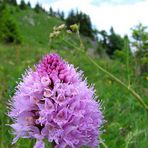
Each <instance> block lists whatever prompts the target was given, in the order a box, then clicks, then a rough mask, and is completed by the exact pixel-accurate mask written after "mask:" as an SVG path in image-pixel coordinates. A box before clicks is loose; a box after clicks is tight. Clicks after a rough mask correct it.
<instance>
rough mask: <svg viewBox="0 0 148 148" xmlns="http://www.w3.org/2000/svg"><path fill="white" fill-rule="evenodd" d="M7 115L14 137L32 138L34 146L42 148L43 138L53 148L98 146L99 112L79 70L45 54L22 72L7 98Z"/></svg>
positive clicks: (92, 92) (16, 138) (91, 90)
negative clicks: (34, 142)
mask: <svg viewBox="0 0 148 148" xmlns="http://www.w3.org/2000/svg"><path fill="white" fill-rule="evenodd" d="M9 116H10V117H11V118H12V119H13V120H14V124H12V125H11V127H12V128H13V129H14V134H15V135H16V137H15V138H14V140H13V143H15V142H16V141H17V140H18V139H19V138H35V139H36V140H37V141H36V144H35V146H34V148H43V147H44V142H43V140H44V139H48V141H49V142H53V143H54V145H55V148H66V147H70V148H80V147H82V146H90V147H96V146H98V145H99V140H98V137H99V135H100V126H101V125H102V123H103V120H104V119H103V115H102V112H101V107H100V104H99V103H98V102H97V101H96V100H95V93H94V89H93V87H88V86H87V82H86V80H83V76H82V72H77V70H76V69H75V68H74V66H73V65H70V64H68V63H67V62H65V61H64V60H62V59H61V58H60V57H59V55H57V54H48V55H46V56H45V57H43V59H42V60H41V61H40V63H39V64H38V65H36V66H35V70H32V69H29V70H27V72H26V73H25V75H23V77H22V81H21V82H20V83H19V85H18V86H17V88H16V93H15V95H14V96H13V98H12V100H11V110H10V112H9Z"/></svg>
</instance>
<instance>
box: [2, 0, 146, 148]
mask: <svg viewBox="0 0 148 148" xmlns="http://www.w3.org/2000/svg"><path fill="white" fill-rule="evenodd" d="M22 3H23V2H21V4H20V5H16V3H15V1H14V0H9V1H3V2H1V3H0V102H1V103H0V147H2V148H10V147H12V146H11V141H12V138H13V137H14V136H13V135H12V134H11V128H10V127H9V126H6V124H10V123H11V122H12V121H10V119H9V118H8V117H7V115H6V112H8V109H7V103H8V100H9V99H10V98H11V96H12V95H13V94H14V91H15V89H14V88H15V86H16V84H17V83H16V81H20V79H19V78H20V77H21V74H22V73H24V71H25V69H26V68H28V66H30V67H33V64H36V63H37V62H38V61H39V60H40V59H41V57H42V56H43V55H44V54H46V53H49V52H57V53H59V54H60V55H61V56H62V57H63V58H64V59H65V60H67V61H68V62H70V63H72V64H74V65H75V67H79V69H81V70H83V71H84V74H85V76H87V78H88V82H89V83H91V84H92V83H93V84H95V88H96V93H97V95H98V96H99V99H100V100H102V105H103V108H102V109H103V112H104V116H105V119H106V123H105V125H104V127H103V128H102V129H103V130H105V132H104V133H103V134H102V139H104V140H105V143H106V145H107V146H108V147H109V148H112V147H113V148H124V147H129V148H147V147H148V140H147V139H148V124H147V123H148V112H146V111H145V110H144V109H143V108H142V107H141V106H140V104H139V103H138V102H136V101H135V99H134V97H133V96H132V95H131V94H130V93H129V92H128V91H127V90H125V89H124V88H122V87H121V86H119V85H118V84H116V82H115V81H114V80H113V79H111V78H110V77H109V76H108V75H106V74H104V73H102V72H100V71H98V70H97V68H96V67H95V66H94V65H92V63H91V62H90V61H89V60H88V58H87V57H86V56H85V55H84V54H83V53H82V52H78V51H76V50H74V49H73V47H72V46H70V45H67V44H65V43H64V42H63V40H62V38H61V37H59V38H56V39H55V40H53V41H52V42H51V43H49V40H48V38H49V33H50V32H51V31H52V29H53V27H54V26H58V25H60V24H62V23H67V21H69V20H70V19H71V18H70V17H71V13H72V12H71V13H70V15H69V16H68V18H65V17H64V14H63V12H60V11H59V12H54V11H53V10H52V8H50V11H49V12H46V11H45V10H44V9H43V8H42V7H41V5H40V4H37V5H38V7H37V5H36V7H35V8H34V9H33V8H31V6H30V4H26V3H24V4H23V5H25V6H23V7H22V6H21V5H22ZM24 8H25V9H24ZM36 9H38V10H36ZM73 15H74V19H75V21H76V20H78V21H77V22H72V21H73V20H72V21H71V22H70V21H69V22H70V23H69V25H70V24H72V23H78V24H79V25H80V33H81V37H82V40H83V42H84V45H85V47H86V51H87V53H88V54H89V55H90V56H91V57H93V58H94V60H95V61H96V62H97V63H98V64H100V65H101V66H102V67H104V68H106V69H107V70H108V71H110V72H111V73H112V74H114V75H115V76H117V77H118V78H120V79H121V80H122V81H123V82H125V83H128V78H130V86H132V87H133V88H134V89H135V90H136V92H137V93H139V94H140V95H141V97H142V98H143V99H144V101H145V102H146V103H147V104H148V100H147V96H148V83H147V81H148V75H147V69H146V68H144V67H145V66H146V65H147V58H148V54H147V53H148V52H147V49H148V44H147V40H148V32H147V30H146V27H144V26H142V25H141V24H140V25H138V26H135V28H133V30H132V33H133V37H132V38H130V39H128V48H127V47H125V38H126V39H127V37H121V36H120V35H118V34H117V33H116V32H115V31H114V29H113V28H111V31H110V33H107V32H106V31H105V30H102V31H101V30H100V31H96V30H95V29H93V28H92V26H91V22H90V19H89V17H88V16H87V15H86V14H83V13H82V12H77V11H76V12H73ZM82 18H83V19H82ZM82 20H83V21H84V22H85V20H86V21H88V22H87V23H86V24H88V26H87V27H83V26H84V24H82ZM83 29H84V30H83ZM87 30H88V32H87ZM94 30H95V34H94ZM83 31H84V32H85V33H84V32H83ZM96 34H97V36H96ZM61 36H62V34H61ZM62 37H63V38H64V39H65V40H67V41H68V42H74V43H75V45H76V46H78V47H79V46H80V45H79V40H78V39H77V37H76V35H75V34H74V33H71V34H70V35H64V36H62ZM96 37H97V38H96ZM131 49H132V50H133V49H135V51H136V52H134V54H133V53H132V52H131V51H132V50H131ZM34 142H35V141H34V140H30V139H20V140H19V141H18V142H17V143H16V144H15V145H14V146H13V147H16V148H19V147H21V148H26V147H32V146H33V143H34ZM46 147H50V145H49V144H47V143H46ZM101 147H103V145H101Z"/></svg>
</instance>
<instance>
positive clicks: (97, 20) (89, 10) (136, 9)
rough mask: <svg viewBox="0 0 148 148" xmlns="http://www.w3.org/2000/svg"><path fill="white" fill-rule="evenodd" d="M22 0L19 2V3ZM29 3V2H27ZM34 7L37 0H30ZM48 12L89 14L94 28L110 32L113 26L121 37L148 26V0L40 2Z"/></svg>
mask: <svg viewBox="0 0 148 148" xmlns="http://www.w3.org/2000/svg"><path fill="white" fill-rule="evenodd" d="M19 1H20V0H18V2H19ZM26 1H27V0H26ZM30 2H31V4H32V6H34V5H35V4H36V3H37V0H30ZM38 2H39V3H40V4H41V5H42V6H43V7H44V8H45V9H46V10H47V11H48V10H49V7H50V6H51V7H52V8H53V9H54V10H55V11H56V10H58V9H59V10H62V11H64V12H65V14H66V15H67V14H68V13H69V11H70V10H71V9H78V10H80V11H83V12H84V13H86V14H88V15H89V16H90V18H91V21H92V24H93V26H95V28H97V29H98V30H102V29H104V30H106V31H109V30H110V28H111V26H113V28H114V29H115V31H116V32H117V33H119V34H121V35H124V34H130V29H131V27H133V26H135V25H137V24H138V23H140V22H141V23H142V24H143V25H146V26H148V17H147V14H148V0H73V1H71V0H38Z"/></svg>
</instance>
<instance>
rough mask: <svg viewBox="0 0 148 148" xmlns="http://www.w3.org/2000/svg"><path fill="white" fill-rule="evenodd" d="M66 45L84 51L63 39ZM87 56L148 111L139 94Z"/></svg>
mask: <svg viewBox="0 0 148 148" xmlns="http://www.w3.org/2000/svg"><path fill="white" fill-rule="evenodd" d="M62 40H63V41H64V42H65V43H66V44H69V45H70V46H72V47H73V48H75V49H77V50H79V51H81V52H82V50H81V49H80V48H78V47H76V46H74V45H73V44H71V43H70V42H67V41H66V40H64V38H63V39H62ZM84 53H85V52H84ZM85 55H86V56H87V58H88V59H89V60H90V61H91V62H92V63H93V64H94V65H95V66H96V67H97V68H98V69H99V70H101V71H102V72H104V73H105V74H107V75H109V76H110V77H111V78H112V79H113V80H114V81H116V82H117V83H118V84H120V85H121V86H123V87H124V88H126V89H127V90H128V91H129V92H130V93H131V94H132V95H133V96H134V97H135V98H136V100H137V101H138V102H139V103H140V104H141V105H142V106H143V107H144V108H145V110H146V111H148V106H147V105H146V104H145V102H144V101H143V99H142V98H141V97H140V96H139V94H137V93H136V92H135V91H134V90H133V89H132V88H131V87H128V86H127V85H126V84H125V83H123V82H122V81H121V80H120V79H118V78H117V77H115V76H114V75H113V74H111V73H110V72H108V71H107V70H106V69H104V68H103V67H101V66H100V65H98V64H97V63H96V62H95V61H94V60H93V59H92V58H91V57H90V56H88V55H87V53H85Z"/></svg>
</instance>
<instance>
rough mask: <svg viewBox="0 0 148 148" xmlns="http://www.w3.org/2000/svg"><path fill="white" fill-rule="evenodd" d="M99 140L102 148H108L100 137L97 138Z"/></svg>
mask: <svg viewBox="0 0 148 148" xmlns="http://www.w3.org/2000/svg"><path fill="white" fill-rule="evenodd" d="M99 140H100V143H101V144H102V145H103V146H104V148H108V146H107V145H106V144H105V143H104V141H103V140H102V138H101V137H100V138H99Z"/></svg>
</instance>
